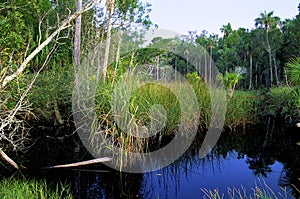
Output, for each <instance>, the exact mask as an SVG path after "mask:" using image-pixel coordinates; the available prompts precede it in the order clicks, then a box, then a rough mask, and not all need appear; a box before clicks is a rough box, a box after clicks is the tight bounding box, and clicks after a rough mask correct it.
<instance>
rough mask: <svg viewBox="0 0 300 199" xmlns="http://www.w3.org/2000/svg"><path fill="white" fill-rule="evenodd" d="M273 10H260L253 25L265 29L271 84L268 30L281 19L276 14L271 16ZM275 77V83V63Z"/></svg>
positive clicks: (271, 73)
mask: <svg viewBox="0 0 300 199" xmlns="http://www.w3.org/2000/svg"><path fill="white" fill-rule="evenodd" d="M273 14H274V12H273V11H271V12H268V13H267V12H266V11H264V12H262V13H261V14H260V17H258V18H256V19H255V27H258V28H262V29H264V30H265V39H266V41H265V42H266V45H265V48H266V50H267V52H268V54H269V65H270V81H271V85H272V82H273V67H272V56H273V55H272V49H271V45H270V40H269V31H270V30H272V29H275V28H276V27H277V26H279V25H280V24H281V20H280V18H279V17H277V16H273ZM275 78H276V84H277V85H278V84H279V80H278V75H277V66H276V64H275Z"/></svg>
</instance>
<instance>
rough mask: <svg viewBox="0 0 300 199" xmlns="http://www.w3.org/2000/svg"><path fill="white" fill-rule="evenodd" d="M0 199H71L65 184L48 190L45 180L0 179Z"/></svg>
mask: <svg viewBox="0 0 300 199" xmlns="http://www.w3.org/2000/svg"><path fill="white" fill-rule="evenodd" d="M0 198H3V199H12V198H14V199H28V198H30V199H57V198H65V199H71V198H73V196H72V194H71V191H70V186H69V185H68V184H65V183H58V184H56V186H55V188H53V189H52V188H50V187H49V184H47V183H46V181H45V180H29V181H27V180H24V179H12V180H9V179H2V180H1V181H0Z"/></svg>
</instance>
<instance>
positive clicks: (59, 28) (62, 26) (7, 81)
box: [0, 2, 93, 90]
mask: <svg viewBox="0 0 300 199" xmlns="http://www.w3.org/2000/svg"><path fill="white" fill-rule="evenodd" d="M92 6H93V2H90V3H88V4H87V5H85V6H84V8H83V9H82V10H79V11H77V12H76V13H74V14H72V15H71V16H70V17H69V18H67V19H66V20H65V21H64V22H63V23H62V24H61V25H60V26H59V27H58V28H57V29H56V31H54V32H53V33H52V34H51V35H50V36H49V37H48V38H47V39H46V40H45V41H43V42H42V43H41V45H39V46H38V47H36V48H35V49H34V50H33V51H32V53H30V55H28V57H26V58H25V60H24V61H23V62H22V64H21V65H20V67H19V68H18V69H17V70H16V71H15V72H14V73H13V74H11V75H9V76H6V77H5V78H4V80H3V82H2V83H1V85H0V90H1V89H3V88H4V87H5V86H6V85H7V84H8V83H9V82H11V81H12V80H13V79H15V78H16V77H18V76H19V75H20V74H21V73H22V72H23V71H24V70H25V69H26V67H27V64H28V63H29V62H30V61H31V60H32V59H33V58H34V57H35V56H36V55H37V54H38V53H39V52H40V51H41V50H42V49H43V48H44V47H45V46H47V45H48V44H49V43H50V42H51V41H52V40H53V39H54V38H55V37H56V36H57V35H58V34H59V33H60V32H61V31H62V30H64V29H66V28H67V27H69V24H70V23H71V22H72V21H73V20H74V19H76V18H77V17H78V16H80V15H81V14H82V13H84V12H86V11H88V10H90V9H91V8H92Z"/></svg>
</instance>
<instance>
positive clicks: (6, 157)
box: [0, 148, 19, 170]
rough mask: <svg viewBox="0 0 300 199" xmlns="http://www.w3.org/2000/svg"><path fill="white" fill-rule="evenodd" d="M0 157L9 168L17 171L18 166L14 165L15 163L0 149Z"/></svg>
mask: <svg viewBox="0 0 300 199" xmlns="http://www.w3.org/2000/svg"><path fill="white" fill-rule="evenodd" d="M0 155H1V157H2V158H3V159H4V160H5V161H6V162H8V163H9V164H10V165H11V166H13V167H14V168H15V169H17V170H19V166H18V165H17V163H15V161H13V160H12V159H11V158H10V157H8V156H7V155H6V154H5V153H4V151H3V150H2V149H1V148H0Z"/></svg>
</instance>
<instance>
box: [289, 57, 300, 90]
mask: <svg viewBox="0 0 300 199" xmlns="http://www.w3.org/2000/svg"><path fill="white" fill-rule="evenodd" d="M286 67H287V68H288V71H287V75H288V78H289V80H290V82H291V83H293V84H294V85H295V86H298V87H299V86H300V57H297V58H294V59H291V60H290V62H289V63H287V64H286Z"/></svg>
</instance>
